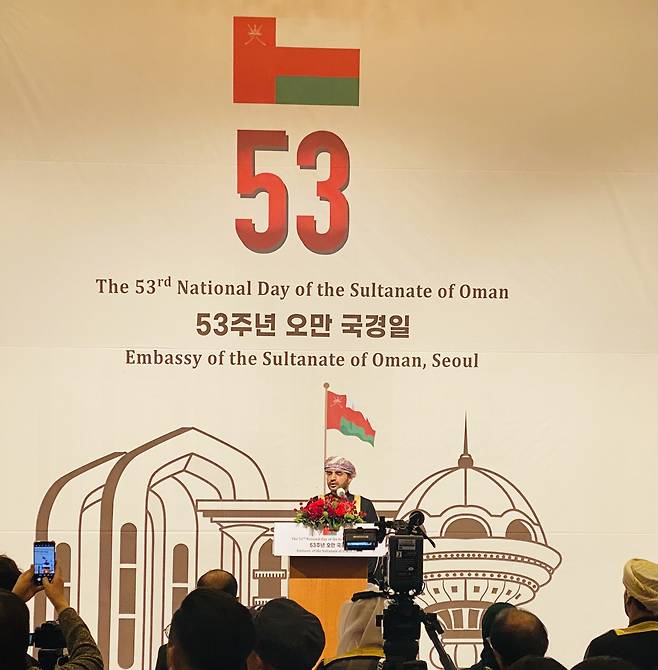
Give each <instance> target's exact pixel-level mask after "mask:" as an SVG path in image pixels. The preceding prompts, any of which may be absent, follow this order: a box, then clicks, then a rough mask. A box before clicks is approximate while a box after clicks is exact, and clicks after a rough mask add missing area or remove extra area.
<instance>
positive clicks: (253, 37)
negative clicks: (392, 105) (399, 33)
mask: <svg viewBox="0 0 658 670" xmlns="http://www.w3.org/2000/svg"><path fill="white" fill-rule="evenodd" d="M276 21H277V20H276V19H275V18H272V17H256V16H236V17H234V18H233V102H238V103H244V102H246V103H259V104H270V105H274V104H284V105H285V104H287V105H349V106H358V104H359V60H360V52H359V49H333V48H307V47H290V46H279V45H277V43H276Z"/></svg>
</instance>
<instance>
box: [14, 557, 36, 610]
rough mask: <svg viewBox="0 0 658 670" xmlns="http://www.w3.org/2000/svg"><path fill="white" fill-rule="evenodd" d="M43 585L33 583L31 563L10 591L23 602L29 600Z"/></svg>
mask: <svg viewBox="0 0 658 670" xmlns="http://www.w3.org/2000/svg"><path fill="white" fill-rule="evenodd" d="M42 589H43V586H40V585H39V584H35V583H34V566H33V565H31V566H30V567H29V568H28V569H27V570H26V571H25V572H24V573H23V574H22V575H21V576H20V577H19V578H18V579H17V580H16V584H15V585H14V588H13V589H12V591H13V592H14V593H15V594H16V595H17V596H18V597H19V598H22V599H23V601H24V602H27V601H28V600H30V599H31V598H32V597H33V596H34V594H35V593H39V591H41V590H42Z"/></svg>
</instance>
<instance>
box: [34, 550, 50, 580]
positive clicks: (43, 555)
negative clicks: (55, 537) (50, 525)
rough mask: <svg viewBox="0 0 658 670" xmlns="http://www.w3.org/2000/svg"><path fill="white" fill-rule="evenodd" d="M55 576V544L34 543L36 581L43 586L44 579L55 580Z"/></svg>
mask: <svg viewBox="0 0 658 670" xmlns="http://www.w3.org/2000/svg"><path fill="white" fill-rule="evenodd" d="M54 576H55V543H54V542H35V543H34V581H35V582H36V583H37V584H41V583H42V582H43V580H44V579H47V580H48V581H51V582H52V580H53V577H54Z"/></svg>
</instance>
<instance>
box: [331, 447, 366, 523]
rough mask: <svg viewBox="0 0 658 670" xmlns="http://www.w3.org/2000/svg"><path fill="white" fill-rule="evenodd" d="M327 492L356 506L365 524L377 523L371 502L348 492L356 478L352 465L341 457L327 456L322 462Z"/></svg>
mask: <svg viewBox="0 0 658 670" xmlns="http://www.w3.org/2000/svg"><path fill="white" fill-rule="evenodd" d="M324 472H325V474H326V475H327V488H328V489H329V492H330V493H331V494H333V495H335V496H338V497H339V498H345V499H346V500H349V501H350V502H353V503H354V504H355V505H356V509H357V512H360V513H361V515H362V516H363V520H364V521H365V522H366V523H377V512H376V511H375V506H374V505H373V504H372V501H371V500H368V498H365V497H364V496H360V495H354V494H353V493H351V492H350V490H349V487H350V483H351V481H352V480H353V479H354V477H356V468H355V467H354V464H353V463H351V462H350V461H348V460H347V459H346V458H343V457H342V456H329V458H327V460H326V461H325V462H324Z"/></svg>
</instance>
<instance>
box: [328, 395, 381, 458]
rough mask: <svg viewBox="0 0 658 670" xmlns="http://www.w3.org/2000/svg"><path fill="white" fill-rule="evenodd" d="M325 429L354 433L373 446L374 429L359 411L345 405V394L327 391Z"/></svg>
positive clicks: (347, 433) (346, 433)
mask: <svg viewBox="0 0 658 670" xmlns="http://www.w3.org/2000/svg"><path fill="white" fill-rule="evenodd" d="M326 428H327V430H330V429H332V428H334V429H336V430H339V431H340V432H341V433H343V435H354V436H355V437H358V438H359V439H360V440H363V441H364V442H368V443H369V444H371V445H372V446H373V447H374V446H375V431H374V429H373V427H372V426H371V425H370V421H368V419H366V418H365V417H364V416H363V414H361V412H357V411H356V410H354V409H352V408H351V407H348V406H347V396H346V395H338V394H337V393H332V392H331V391H327V426H326Z"/></svg>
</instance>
